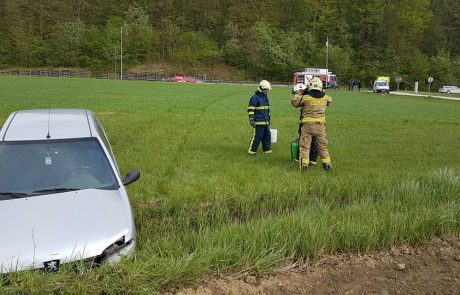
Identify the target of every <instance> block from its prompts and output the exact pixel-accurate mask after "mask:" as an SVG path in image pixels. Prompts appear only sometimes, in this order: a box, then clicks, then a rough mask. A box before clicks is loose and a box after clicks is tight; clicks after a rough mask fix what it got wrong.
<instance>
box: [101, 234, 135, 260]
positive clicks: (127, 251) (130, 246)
mask: <svg viewBox="0 0 460 295" xmlns="http://www.w3.org/2000/svg"><path fill="white" fill-rule="evenodd" d="M135 246H136V241H135V240H134V239H131V240H129V241H127V242H125V237H122V238H121V239H119V240H118V241H116V242H115V243H113V244H112V245H110V246H109V247H107V248H106V249H105V250H104V252H102V255H101V256H100V262H101V263H108V264H114V263H118V262H120V260H121V259H122V258H123V257H128V256H130V255H131V254H132V253H133V252H134V248H135Z"/></svg>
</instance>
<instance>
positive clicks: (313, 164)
mask: <svg viewBox="0 0 460 295" xmlns="http://www.w3.org/2000/svg"><path fill="white" fill-rule="evenodd" d="M317 164H318V163H317V162H313V161H310V162H309V163H308V166H310V167H316V165H317Z"/></svg>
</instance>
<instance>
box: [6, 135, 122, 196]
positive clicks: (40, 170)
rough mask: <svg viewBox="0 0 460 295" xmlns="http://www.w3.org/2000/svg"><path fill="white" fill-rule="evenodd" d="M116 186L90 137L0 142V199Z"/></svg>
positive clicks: (98, 148)
mask: <svg viewBox="0 0 460 295" xmlns="http://www.w3.org/2000/svg"><path fill="white" fill-rule="evenodd" d="M118 187H119V184H118V182H117V179H116V177H115V174H114V172H113V169H112V168H111V165H110V163H109V161H108V159H107V157H106V155H105V153H104V151H103V149H102V147H101V145H100V144H99V143H98V141H97V140H96V139H94V138H84V139H72V140H46V141H16V142H1V143H0V200H5V199H11V198H18V197H24V196H36V195H43V194H51V193H57V192H65V191H72V190H82V189H118Z"/></svg>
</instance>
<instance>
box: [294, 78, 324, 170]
mask: <svg viewBox="0 0 460 295" xmlns="http://www.w3.org/2000/svg"><path fill="white" fill-rule="evenodd" d="M331 102H332V97H330V96H329V95H327V94H326V93H324V92H323V83H322V82H321V80H320V79H319V78H314V79H313V80H312V81H311V85H310V87H309V91H308V95H300V94H299V93H298V94H295V95H294V96H293V97H292V99H291V104H292V106H293V107H295V108H299V107H300V108H302V120H301V123H302V128H301V136H300V144H299V145H300V161H299V162H300V170H301V171H302V172H307V171H308V164H309V162H310V146H311V142H312V139H313V137H314V138H315V142H316V146H317V148H318V153H319V157H320V158H321V162H322V165H323V168H324V170H326V171H330V170H331V169H332V164H331V157H330V155H329V151H328V150H327V143H328V142H327V138H326V125H325V122H326V107H327V106H328V105H329V104H330V103H331Z"/></svg>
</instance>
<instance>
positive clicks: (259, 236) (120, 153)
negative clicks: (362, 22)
mask: <svg viewBox="0 0 460 295" xmlns="http://www.w3.org/2000/svg"><path fill="white" fill-rule="evenodd" d="M0 88H1V89H2V91H1V92H0V100H1V102H2V107H1V110H0V119H1V120H2V121H4V120H5V119H6V117H7V115H8V114H9V113H10V112H11V111H13V110H17V109H29V108H48V107H51V108H88V109H91V110H93V111H94V112H96V114H97V116H98V117H99V119H100V120H101V121H102V123H103V125H104V126H105V129H106V132H107V133H108V135H109V138H110V140H111V143H112V145H113V149H114V152H115V155H116V156H117V159H118V164H119V166H120V169H121V171H122V174H125V173H126V172H127V171H129V170H131V169H135V168H138V169H140V170H141V172H142V176H141V180H140V181H138V182H137V183H135V184H133V185H131V186H129V187H128V190H129V193H130V198H131V201H132V206H133V209H134V214H135V219H136V224H137V228H138V248H137V251H136V255H135V257H134V258H133V259H130V260H128V261H125V262H124V263H122V264H120V265H117V266H104V267H100V268H95V269H93V268H85V267H81V266H77V268H76V269H75V268H73V267H64V268H63V269H62V270H61V271H60V272H58V273H56V274H50V275H46V274H42V273H41V272H25V273H16V274H11V275H10V276H8V277H5V278H4V279H3V281H0V283H1V285H0V293H4V292H6V293H8V292H12V293H13V292H21V293H22V292H24V293H32V294H42V293H52V292H55V293H85V294H87V293H89V294H94V293H108V294H112V293H123V294H126V293H132V294H152V293H155V292H160V291H161V290H171V289H173V288H175V287H177V286H179V285H181V284H185V283H191V282H196V281H197V280H198V279H200V278H202V277H203V276H205V275H208V274H210V273H212V272H216V271H220V272H242V273H253V274H254V273H255V274H257V273H260V272H263V271H267V270H269V269H270V268H273V267H275V266H276V265H279V264H280V263H282V262H287V263H289V262H290V261H295V260H301V261H307V260H311V259H316V258H318V257H319V256H320V255H321V254H322V253H331V252H344V251H367V250H371V249H377V248H384V247H389V246H391V245H393V244H397V243H401V242H407V243H417V242H419V241H422V240H425V239H428V238H430V237H431V236H433V235H439V234H458V233H459V232H460V198H459V196H460V174H459V171H460V149H459V147H460V137H459V136H458V134H459V132H460V122H459V117H458V114H459V113H460V103H459V102H456V101H445V100H436V99H426V98H413V97H397V96H388V95H375V94H370V93H349V92H333V91H331V92H330V93H331V94H332V95H333V97H334V103H333V104H332V105H331V106H330V107H329V109H328V115H327V120H328V123H327V124H328V125H327V126H328V130H327V132H328V137H329V141H330V145H329V148H330V153H331V156H332V159H333V165H334V169H333V171H332V173H326V172H324V171H322V169H321V168H319V167H317V168H315V169H312V171H311V172H309V173H308V174H301V173H300V172H299V170H298V167H297V165H296V164H294V163H291V162H290V161H289V144H290V141H292V140H293V139H295V138H296V136H297V135H296V133H297V121H298V110H295V109H293V108H292V107H291V106H290V102H289V100H290V96H291V95H290V90H289V89H288V88H275V89H274V90H273V91H272V92H271V93H270V98H271V105H272V118H273V124H272V125H273V126H272V128H277V129H278V143H276V144H274V146H273V150H274V154H273V155H271V156H266V155H262V154H260V155H257V156H256V157H249V156H247V155H246V150H247V147H248V144H249V140H250V136H251V129H250V127H249V125H248V123H247V116H246V107H247V102H248V99H249V97H250V95H252V93H253V91H254V89H253V88H254V87H248V86H228V85H185V84H163V83H146V82H123V81H97V80H77V79H75V80H73V79H69V80H67V79H38V78H37V79H29V78H4V77H2V78H0ZM0 205H1V204H0ZM18 218H26V217H25V216H19V217H18ZM2 226H5V225H2Z"/></svg>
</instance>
